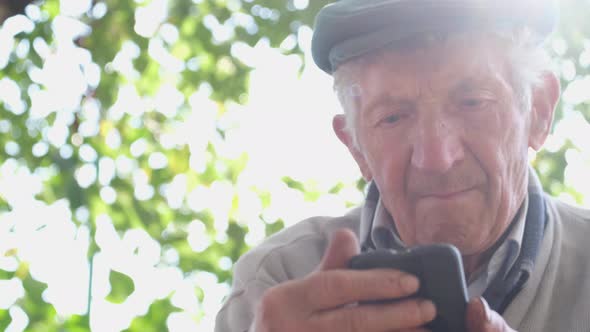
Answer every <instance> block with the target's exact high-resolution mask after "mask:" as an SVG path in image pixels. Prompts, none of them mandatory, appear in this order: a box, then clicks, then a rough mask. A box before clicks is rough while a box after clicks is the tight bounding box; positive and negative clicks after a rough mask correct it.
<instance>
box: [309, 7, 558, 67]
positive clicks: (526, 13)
mask: <svg viewBox="0 0 590 332" xmlns="http://www.w3.org/2000/svg"><path fill="white" fill-rule="evenodd" d="M556 21H557V9H556V6H555V5H554V4H553V2H552V1H544V0H535V1H534V2H533V1H518V0H515V1H511V2H507V1H502V0H500V1H498V0H496V1H493V0H491V1H486V0H480V1H476V0H452V1H445V0H401V1H400V0H380V1H369V0H342V1H339V2H336V3H333V4H330V5H328V6H326V7H324V8H323V9H322V10H321V11H320V12H319V13H318V15H317V17H316V25H315V30H314V34H313V38H312V56H313V59H314V61H315V63H316V64H317V65H318V67H320V68H321V69H322V70H324V71H325V72H327V73H328V74H332V72H333V71H334V70H335V69H336V68H337V67H338V66H339V65H340V64H342V63H344V62H346V61H348V60H350V59H352V58H355V57H358V56H360V55H363V54H365V53H367V52H370V51H372V50H376V49H379V48H382V47H385V46H386V45H389V44H391V43H395V42H396V41H400V40H404V39H406V38H409V37H412V36H415V35H418V34H421V33H426V32H430V31H446V32H449V31H466V30H474V29H486V28H496V29H513V28H516V27H519V26H529V27H530V28H531V29H532V30H533V31H535V32H536V33H537V36H538V38H539V41H541V40H543V39H544V38H546V36H547V35H549V34H550V33H551V31H552V30H553V28H554V26H555V25H556Z"/></svg>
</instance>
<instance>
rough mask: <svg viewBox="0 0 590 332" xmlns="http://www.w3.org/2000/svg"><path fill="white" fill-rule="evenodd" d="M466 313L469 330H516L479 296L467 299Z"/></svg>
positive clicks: (508, 331)
mask: <svg viewBox="0 0 590 332" xmlns="http://www.w3.org/2000/svg"><path fill="white" fill-rule="evenodd" d="M466 315H467V317H466V322H467V331H469V332H516V331H515V330H513V329H512V328H511V327H510V326H508V324H507V323H506V321H505V320H504V318H502V316H500V315H499V314H498V313H497V312H495V311H493V310H492V309H490V307H489V306H488V304H487V302H486V301H485V300H484V299H483V298H481V297H479V298H475V299H472V300H471V301H469V304H468V305H467V314H466Z"/></svg>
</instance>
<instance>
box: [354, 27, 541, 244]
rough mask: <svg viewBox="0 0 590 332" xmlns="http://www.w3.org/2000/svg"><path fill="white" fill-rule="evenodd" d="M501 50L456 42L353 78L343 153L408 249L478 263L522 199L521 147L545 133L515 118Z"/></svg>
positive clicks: (390, 58)
mask: <svg viewBox="0 0 590 332" xmlns="http://www.w3.org/2000/svg"><path fill="white" fill-rule="evenodd" d="M503 49H505V45H504V46H502V44H501V43H500V41H493V40H492V41H490V39H485V40H484V39H482V40H481V41H477V40H472V39H469V40H466V39H461V38H458V37H457V38H451V39H449V40H447V41H445V42H440V43H438V44H436V45H433V46H428V47H425V48H419V49H415V50H412V51H397V50H396V51H387V53H386V54H385V55H383V56H380V57H379V58H378V59H377V61H375V62H373V63H371V64H367V65H364V67H363V69H362V70H361V72H362V73H361V74H360V77H358V82H359V85H360V91H361V93H360V97H359V98H358V100H357V102H358V112H359V113H358V114H357V118H356V119H357V120H356V124H355V130H356V134H357V138H358V142H359V149H358V150H356V152H354V149H355V148H354V147H352V146H351V144H347V145H349V148H350V149H352V150H353V155H354V156H355V159H356V161H357V163H358V164H359V166H360V167H361V171H362V173H363V175H364V176H365V178H366V179H368V180H371V179H372V180H374V181H375V182H376V184H377V186H378V188H379V191H380V192H381V199H382V202H383V204H384V205H385V207H386V208H387V210H388V211H389V212H390V213H391V215H392V217H393V219H394V221H395V226H396V227H397V230H398V232H399V235H400V237H401V239H402V240H403V241H404V242H405V243H406V244H408V245H416V244H427V243H437V242H446V243H452V244H454V245H455V246H457V247H458V248H459V250H460V251H461V252H462V254H463V255H477V254H480V253H483V252H484V251H485V250H486V249H487V248H489V247H490V246H491V245H493V243H494V242H495V241H496V240H497V239H498V238H499V237H500V236H501V234H502V233H503V232H504V231H505V230H506V228H507V227H508V225H509V224H510V222H511V220H512V219H513V217H514V215H515V214H516V212H517V211H518V208H519V207H520V205H521V203H522V201H523V199H524V197H525V194H526V186H527V167H528V166H527V155H528V147H529V146H534V147H535V148H537V147H538V146H540V144H542V142H541V143H539V142H538V141H539V140H544V138H545V135H546V133H545V135H543V133H539V130H540V129H539V130H537V129H536V128H537V127H539V126H538V125H537V124H535V122H538V121H540V120H535V119H536V118H537V117H536V116H534V115H532V114H533V113H534V111H530V110H524V109H522V106H521V103H520V102H519V99H518V98H519V97H518V96H517V95H516V92H515V91H514V90H513V87H512V83H511V81H510V79H509V77H510V76H509V70H510V66H509V64H508V63H507V62H506V61H507V60H506V57H505V56H504V55H503V54H502V50H503ZM534 108H535V107H533V109H534ZM543 125H544V126H545V127H546V125H545V124H543ZM545 127H544V128H543V130H545V129H546V128H545ZM539 137H541V138H539Z"/></svg>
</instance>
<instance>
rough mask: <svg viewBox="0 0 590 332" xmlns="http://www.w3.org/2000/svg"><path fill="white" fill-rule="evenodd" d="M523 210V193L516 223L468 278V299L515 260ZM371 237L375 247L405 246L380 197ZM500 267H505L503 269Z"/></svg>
mask: <svg viewBox="0 0 590 332" xmlns="http://www.w3.org/2000/svg"><path fill="white" fill-rule="evenodd" d="M527 209H528V196H525V199H524V201H523V203H522V205H521V208H520V209H519V211H518V213H517V215H516V221H515V222H516V223H515V224H514V225H513V226H512V227H511V228H510V231H509V233H508V234H507V236H506V238H505V239H504V241H503V242H502V244H500V246H499V247H498V249H497V250H496V251H495V252H494V253H493V254H492V257H491V258H490V260H489V261H488V263H487V264H486V265H483V266H482V267H481V268H479V269H478V270H477V271H476V272H475V274H474V275H473V276H472V277H471V278H470V280H468V285H467V291H468V293H469V297H470V298H473V297H478V296H481V295H482V294H483V293H484V291H485V290H486V288H487V287H488V286H489V284H490V282H491V281H492V280H493V279H494V278H495V277H496V275H497V274H498V273H500V272H501V271H504V272H505V273H507V271H509V270H510V268H511V267H512V266H513V265H514V262H516V258H517V257H518V255H519V253H520V248H521V245H522V239H523V235H524V226H525V224H526V222H525V221H526V215H527ZM361 238H362V237H361ZM371 239H372V240H373V243H374V244H375V246H376V247H377V248H391V249H403V248H405V247H406V245H405V244H404V243H403V241H402V240H401V239H400V238H399V236H398V235H397V231H396V230H395V227H393V219H392V218H391V215H390V214H389V212H387V210H386V209H385V207H384V206H383V204H382V203H381V200H379V201H378V202H377V206H376V209H375V215H374V217H373V223H372V229H371ZM505 264H507V265H505ZM504 266H506V268H503V267H504Z"/></svg>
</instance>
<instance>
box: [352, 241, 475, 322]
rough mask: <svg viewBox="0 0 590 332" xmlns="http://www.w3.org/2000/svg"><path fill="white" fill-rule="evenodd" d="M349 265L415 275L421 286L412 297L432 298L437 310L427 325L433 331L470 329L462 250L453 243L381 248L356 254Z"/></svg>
mask: <svg viewBox="0 0 590 332" xmlns="http://www.w3.org/2000/svg"><path fill="white" fill-rule="evenodd" d="M349 267H350V268H352V269H357V270H366V269H377V268H391V269H397V270H401V271H405V272H407V273H410V274H413V275H415V276H416V277H418V279H419V280H420V289H419V290H418V292H417V293H416V294H415V295H413V296H412V297H420V298H426V299H429V300H431V301H432V302H433V303H434V305H435V306H436V310H437V316H436V318H435V319H434V320H433V321H432V322H430V323H429V324H428V325H426V328H428V329H430V330H431V331H433V332H465V331H466V328H465V311H466V309H467V302H468V301H469V300H468V296H467V287H466V283H465V275H464V272H463V263H462V260H461V254H460V253H459V250H457V248H455V247H454V246H453V245H450V244H432V245H424V246H416V247H412V248H409V249H406V250H403V251H394V250H387V249H378V250H375V251H369V252H366V253H362V254H360V255H358V256H355V257H353V258H352V259H351V260H350V262H349ZM399 300H400V299H392V300H385V301H383V300H378V301H370V303H383V302H388V301H399Z"/></svg>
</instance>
